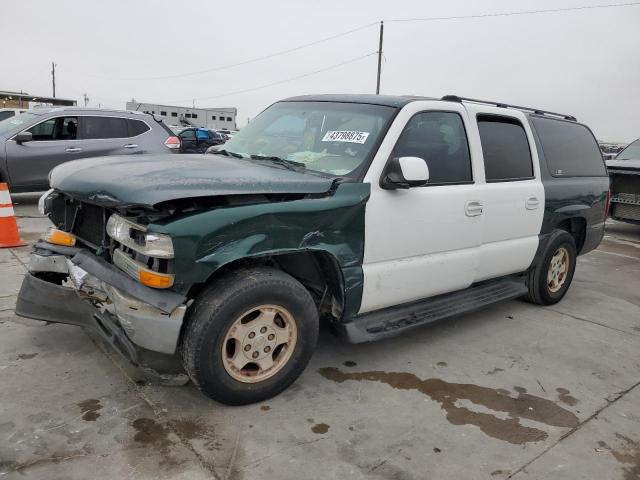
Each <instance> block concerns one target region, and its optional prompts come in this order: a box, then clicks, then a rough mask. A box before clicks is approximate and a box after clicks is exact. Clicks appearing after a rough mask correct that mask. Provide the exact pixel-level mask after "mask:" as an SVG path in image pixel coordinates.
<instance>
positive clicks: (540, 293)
mask: <svg viewBox="0 0 640 480" xmlns="http://www.w3.org/2000/svg"><path fill="white" fill-rule="evenodd" d="M576 257H577V253H576V242H575V240H574V238H573V236H572V235H571V234H570V233H569V232H567V231H565V230H554V231H553V232H552V233H551V237H550V238H549V242H548V243H547V249H546V250H545V252H544V254H543V255H542V259H541V260H540V262H539V264H538V265H536V266H534V267H532V269H531V270H530V271H529V277H528V287H529V293H528V294H527V297H526V298H527V300H529V301H530V302H532V303H537V304H538V305H553V304H554V303H558V302H559V301H560V300H562V297H564V295H565V294H566V293H567V290H568V289H569V286H570V285H571V281H572V280H573V274H574V272H575V270H576Z"/></svg>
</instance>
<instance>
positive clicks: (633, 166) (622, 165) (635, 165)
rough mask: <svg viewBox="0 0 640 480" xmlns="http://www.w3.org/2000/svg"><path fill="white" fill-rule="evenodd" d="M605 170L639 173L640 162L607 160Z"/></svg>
mask: <svg viewBox="0 0 640 480" xmlns="http://www.w3.org/2000/svg"><path fill="white" fill-rule="evenodd" d="M606 164H607V168H608V169H611V170H637V171H640V160H607V161H606Z"/></svg>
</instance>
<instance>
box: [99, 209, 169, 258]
mask: <svg viewBox="0 0 640 480" xmlns="http://www.w3.org/2000/svg"><path fill="white" fill-rule="evenodd" d="M107 235H109V237H111V238H112V239H113V240H115V241H116V242H118V243H120V244H122V245H124V246H125V247H129V248H131V249H132V250H135V251H137V252H140V253H142V254H143V255H146V256H148V257H156V258H173V242H172V241H171V237H169V236H168V235H161V234H159V233H150V232H147V229H146V228H145V227H144V226H142V225H138V224H137V223H133V222H131V221H129V220H127V219H125V218H123V217H121V216H120V215H117V214H113V215H111V216H110V217H109V220H108V221H107Z"/></svg>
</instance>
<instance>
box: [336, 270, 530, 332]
mask: <svg viewBox="0 0 640 480" xmlns="http://www.w3.org/2000/svg"><path fill="white" fill-rule="evenodd" d="M526 293H527V286H526V284H525V277H524V276H522V277H508V278H505V279H499V280H491V281H488V282H483V283H479V284H477V285H473V286H471V287H469V288H466V289H464V290H459V291H457V292H453V293H447V294H444V295H438V296H437V297H431V298H428V299H426V300H420V301H418V302H412V303H405V304H402V305H399V306H396V307H390V308H385V309H383V310H376V311H374V312H371V313H364V314H362V315H358V316H356V317H354V318H353V320H351V321H350V322H348V323H336V324H335V328H336V329H337V333H338V334H339V335H340V336H344V337H345V338H346V340H347V341H348V342H350V343H362V342H372V341H374V340H379V339H382V338H387V337H392V336H394V335H398V334H400V333H402V332H405V331H407V330H409V329H412V328H415V327H418V326H420V325H426V324H428V323H431V322H436V321H438V320H442V319H444V318H448V317H453V316H455V315H462V314H464V313H469V312H473V311H475V310H479V309H481V308H484V307H486V306H488V305H491V304H493V303H497V302H501V301H503V300H511V299H514V298H518V297H521V296H523V295H525V294H526Z"/></svg>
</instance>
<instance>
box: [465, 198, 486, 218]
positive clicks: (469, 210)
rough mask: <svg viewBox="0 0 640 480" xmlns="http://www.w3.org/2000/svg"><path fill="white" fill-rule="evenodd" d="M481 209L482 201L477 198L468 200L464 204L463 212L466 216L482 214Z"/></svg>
mask: <svg viewBox="0 0 640 480" xmlns="http://www.w3.org/2000/svg"><path fill="white" fill-rule="evenodd" d="M482 210H483V205H482V202H479V201H477V200H470V201H468V202H466V203H465V204H464V213H465V215H466V216H467V217H477V216H478V215H482Z"/></svg>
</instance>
